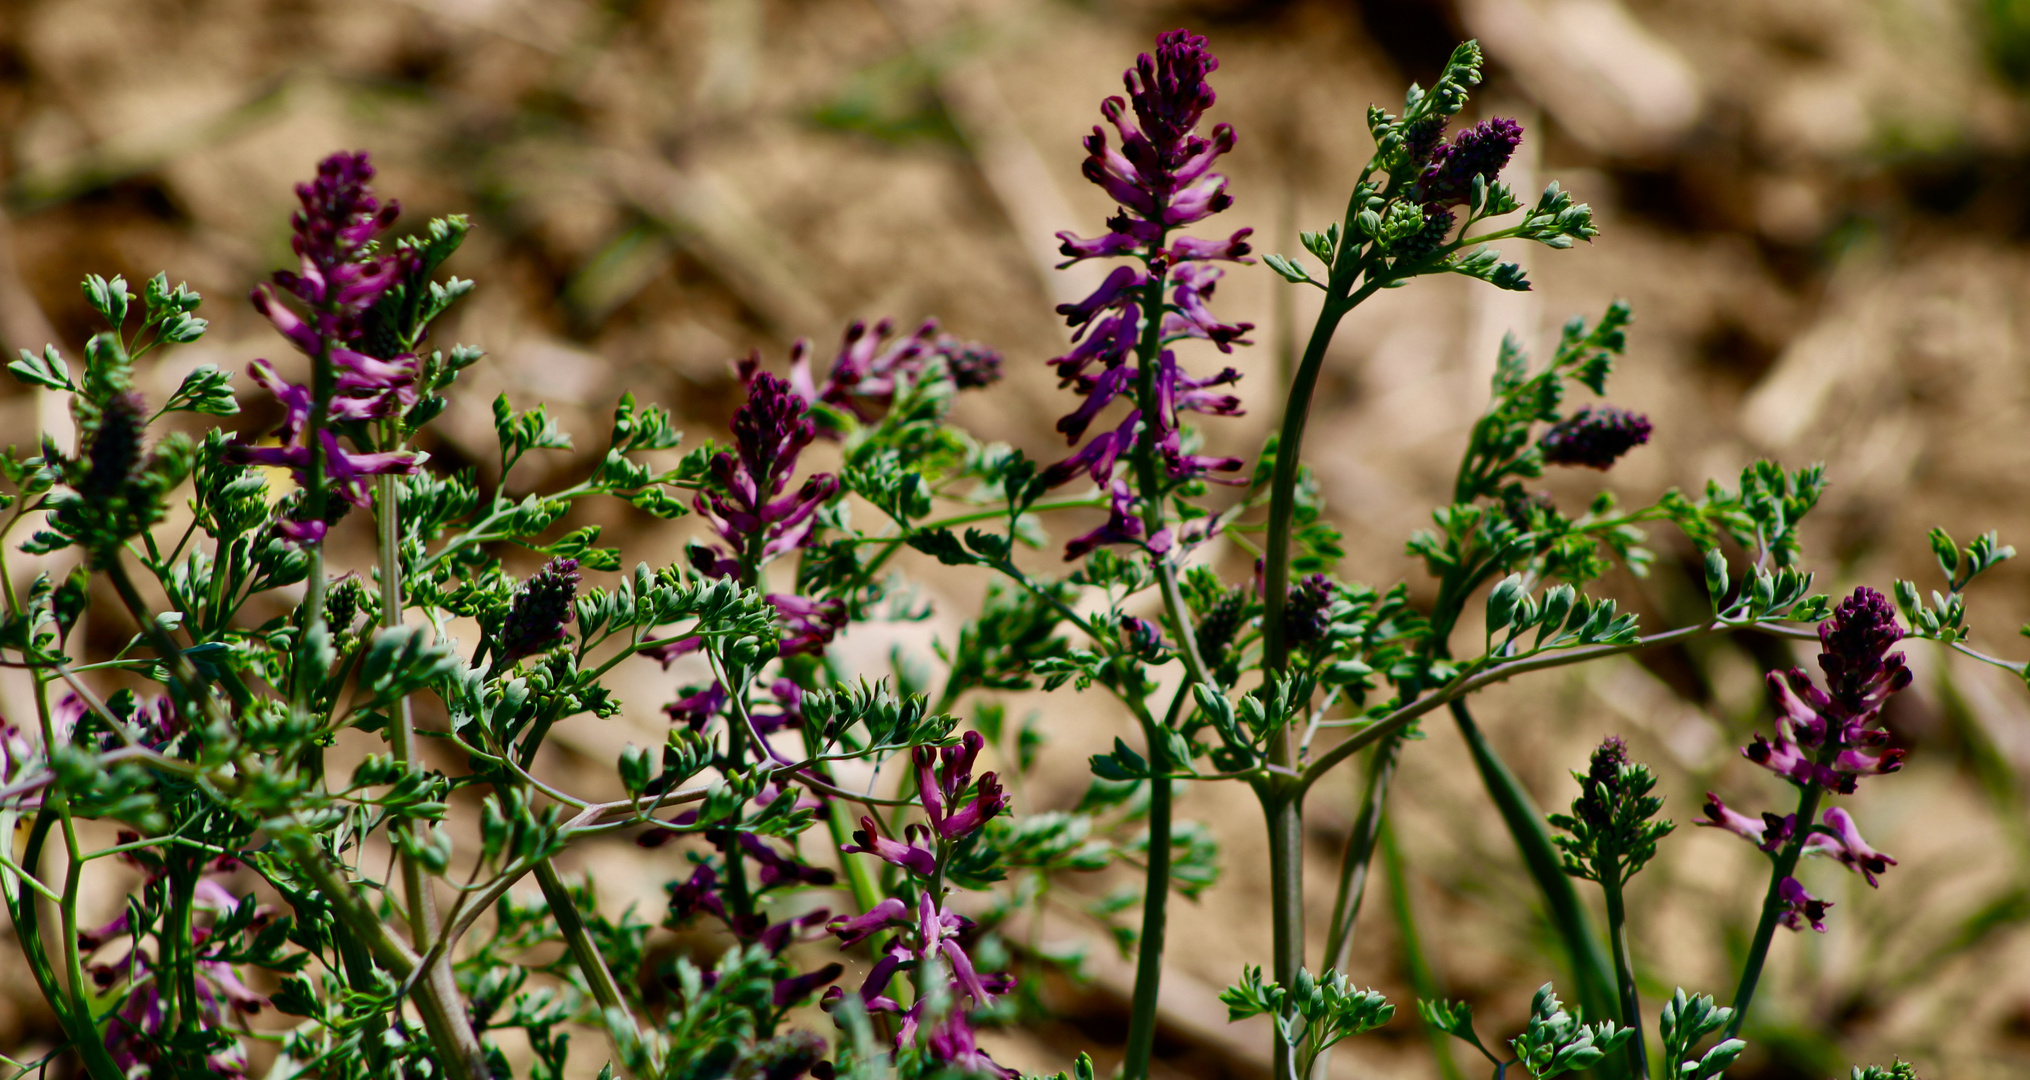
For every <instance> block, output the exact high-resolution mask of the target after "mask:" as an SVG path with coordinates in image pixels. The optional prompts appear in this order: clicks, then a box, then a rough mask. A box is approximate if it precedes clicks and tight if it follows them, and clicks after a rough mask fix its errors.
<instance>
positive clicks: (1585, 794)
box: [1572, 735, 1628, 828]
mask: <svg viewBox="0 0 2030 1080" xmlns="http://www.w3.org/2000/svg"><path fill="white" fill-rule="evenodd" d="M1627 766H1628V744H1627V743H1625V742H1622V741H1621V737H1620V736H1619V735H1609V736H1607V738H1605V739H1603V740H1601V742H1600V745H1599V746H1598V747H1597V748H1595V749H1594V751H1593V759H1592V761H1591V762H1590V763H1589V764H1588V766H1587V769H1586V776H1585V778H1584V779H1582V780H1581V781H1580V782H1579V797H1578V798H1577V799H1576V800H1574V801H1573V803H1572V812H1573V813H1574V814H1575V815H1577V816H1578V818H1579V819H1580V820H1581V821H1584V822H1586V823H1587V824H1588V825H1592V826H1594V827H1596V828H1605V827H1606V826H1607V825H1608V824H1610V823H1611V821H1612V819H1613V815H1614V797H1615V795H1616V794H1617V793H1618V792H1619V791H1620V790H1621V770H1622V769H1624V768H1626V767H1627Z"/></svg>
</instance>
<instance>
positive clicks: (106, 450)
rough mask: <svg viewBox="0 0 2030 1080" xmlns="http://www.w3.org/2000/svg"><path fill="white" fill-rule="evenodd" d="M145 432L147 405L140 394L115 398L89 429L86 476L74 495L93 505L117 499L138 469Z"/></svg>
mask: <svg viewBox="0 0 2030 1080" xmlns="http://www.w3.org/2000/svg"><path fill="white" fill-rule="evenodd" d="M147 428H148V405H147V402H146V401H144V400H143V399H142V397H141V395H140V394H136V393H127V394H115V395H113V397H111V398H110V399H108V400H107V402H106V404H105V407H104V408H103V409H101V410H100V411H99V415H98V417H97V419H96V421H95V422H94V423H93V425H92V431H91V443H90V445H88V446H86V447H85V454H84V458H85V474H84V477H83V479H81V480H80V481H79V482H78V485H77V492H78V494H79V495H82V496H83V497H85V498H86V499H88V500H90V501H92V502H105V501H107V500H110V499H114V498H117V497H118V496H119V495H120V494H121V493H122V492H123V491H125V490H126V488H127V486H128V484H130V483H131V482H132V481H133V480H134V473H135V471H136V470H137V469H139V468H140V467H141V459H142V453H141V449H142V447H141V439H142V436H143V435H144V434H146V432H147Z"/></svg>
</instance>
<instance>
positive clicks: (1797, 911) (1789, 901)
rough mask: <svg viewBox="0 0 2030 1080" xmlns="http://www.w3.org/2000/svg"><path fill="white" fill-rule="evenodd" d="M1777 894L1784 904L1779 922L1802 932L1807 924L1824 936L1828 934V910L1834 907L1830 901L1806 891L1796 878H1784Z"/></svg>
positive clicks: (1777, 889)
mask: <svg viewBox="0 0 2030 1080" xmlns="http://www.w3.org/2000/svg"><path fill="white" fill-rule="evenodd" d="M1776 894H1777V897H1778V899H1779V900H1781V901H1782V903H1783V914H1782V915H1780V916H1778V920H1779V921H1780V922H1782V923H1783V925H1784V926H1786V927H1788V928H1790V929H1792V930H1802V929H1804V926H1805V924H1806V923H1810V924H1811V928H1812V929H1814V930H1816V931H1818V932H1819V933H1821V934H1823V933H1825V932H1826V909H1827V908H1829V907H1832V906H1833V903H1832V901H1830V900H1821V899H1819V898H1818V897H1816V896H1813V895H1812V894H1810V893H1808V892H1806V891H1805V888H1804V886H1803V885H1800V884H1798V880H1797V879H1796V878H1794V877H1787V878H1784V879H1783V880H1782V881H1781V882H1779V883H1778V884H1777V886H1776Z"/></svg>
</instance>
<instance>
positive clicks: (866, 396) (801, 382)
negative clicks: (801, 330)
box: [789, 319, 1001, 434]
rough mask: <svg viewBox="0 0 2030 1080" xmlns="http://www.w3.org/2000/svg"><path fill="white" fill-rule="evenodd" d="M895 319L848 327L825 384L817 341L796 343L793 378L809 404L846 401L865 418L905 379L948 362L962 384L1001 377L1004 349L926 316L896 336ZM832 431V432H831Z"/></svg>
mask: <svg viewBox="0 0 2030 1080" xmlns="http://www.w3.org/2000/svg"><path fill="white" fill-rule="evenodd" d="M894 330H895V324H894V323H892V322H890V321H889V320H887V319H883V320H881V321H880V322H878V323H875V324H874V326H873V328H872V330H871V331H870V330H869V328H868V326H867V324H866V323H863V322H855V323H853V324H852V325H851V326H848V327H847V328H846V334H845V340H844V341H843V342H842V343H841V345H840V346H839V352H838V354H837V355H836V356H834V357H833V358H832V366H831V370H830V371H829V372H828V373H827V374H826V376H825V381H824V383H823V384H822V385H819V384H818V383H816V382H815V381H814V380H813V378H812V376H811V366H810V353H811V344H810V342H809V341H807V340H799V341H798V342H797V343H796V344H795V345H793V346H791V347H790V376H789V384H790V386H791V388H793V389H794V390H795V392H796V395H797V397H799V398H801V399H803V401H804V403H805V404H807V405H817V404H825V405H843V406H845V407H846V408H848V409H850V410H852V412H853V413H854V414H855V415H856V416H858V417H860V419H862V420H868V419H872V418H873V417H874V415H875V410H874V408H873V406H875V405H887V404H888V403H889V402H891V401H893V400H894V398H895V392H896V390H898V389H899V388H900V387H901V386H902V384H903V383H904V382H916V381H918V380H920V379H922V378H923V377H924V376H925V375H927V374H929V373H930V371H931V370H932V368H933V367H934V366H935V365H936V364H938V363H939V362H941V363H942V365H943V369H944V373H945V375H946V377H948V378H950V379H951V381H952V385H953V386H956V387H958V388H959V389H961V390H968V389H975V388H978V387H982V386H986V385H988V384H990V383H992V382H994V381H995V380H997V379H999V378H1000V377H1001V354H1000V353H998V352H995V351H994V350H993V349H990V348H988V347H986V346H985V345H981V344H978V343H976V342H969V341H960V340H959V339H957V338H955V337H952V336H951V335H950V334H946V333H943V332H941V331H940V330H939V328H938V322H937V320H936V319H925V320H924V321H923V324H922V325H920V326H918V327H917V328H916V332H915V333H913V334H911V335H909V336H908V337H904V338H893V337H892V335H893V333H894ZM827 434H831V433H830V432H827Z"/></svg>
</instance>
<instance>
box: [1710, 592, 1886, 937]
mask: <svg viewBox="0 0 2030 1080" xmlns="http://www.w3.org/2000/svg"><path fill="white" fill-rule="evenodd" d="M1902 638H1903V628H1902V627H1901V626H1900V625H1899V624H1898V623H1897V622H1896V609H1895V608H1894V607H1893V606H1891V604H1890V602H1889V600H1888V598H1887V597H1884V596H1883V595H1882V594H1881V593H1879V592H1876V591H1875V590H1873V589H1870V588H1867V587H1866V586H1863V587H1861V588H1857V589H1855V590H1854V593H1853V595H1852V596H1849V597H1847V598H1846V599H1845V600H1842V601H1841V602H1840V605H1839V607H1837V608H1835V609H1834V610H1833V614H1832V617H1831V618H1829V619H1827V620H1826V621H1825V622H1823V623H1820V624H1819V645H1820V652H1819V669H1820V670H1821V671H1823V672H1824V673H1825V682H1826V685H1825V688H1824V689H1820V688H1819V687H1818V686H1817V685H1815V684H1813V682H1812V680H1811V677H1810V676H1809V675H1807V674H1805V673H1804V672H1803V671H1801V670H1798V669H1796V668H1792V669H1791V670H1789V671H1783V672H1776V671H1772V672H1770V673H1769V675H1768V682H1769V688H1770V692H1771V696H1772V697H1774V698H1775V700H1776V706H1777V718H1776V733H1775V737H1774V738H1768V737H1764V736H1761V735H1757V736H1756V737H1755V741H1754V742H1752V743H1750V744H1749V745H1748V746H1746V747H1743V748H1742V751H1741V753H1742V756H1743V757H1746V758H1747V759H1748V760H1750V761H1752V762H1754V763H1755V764H1757V765H1760V766H1762V767H1763V768H1765V769H1768V770H1770V771H1771V772H1773V773H1776V774H1777V775H1778V776H1781V777H1783V778H1784V779H1785V780H1788V781H1790V782H1791V783H1792V784H1795V785H1797V786H1798V787H1801V788H1807V789H1810V788H1818V789H1820V790H1823V791H1826V792H1829V793H1832V794H1840V795H1850V794H1852V793H1853V792H1854V790H1855V787H1856V786H1857V784H1858V783H1859V780H1860V778H1861V777H1863V776H1871V775H1881V774H1884V773H1891V772H1895V771H1896V770H1897V769H1899V768H1901V767H1902V762H1903V751H1902V750H1900V749H1895V748H1892V747H1888V746H1887V745H1886V744H1887V742H1888V740H1889V733H1888V732H1887V731H1885V730H1883V729H1882V728H1881V727H1880V726H1879V720H1880V717H1881V713H1882V707H1883V706H1884V705H1885V704H1886V703H1887V702H1888V699H1889V695H1891V694H1893V693H1895V692H1897V691H1898V690H1901V689H1903V688H1904V687H1906V686H1909V685H1910V679H1911V676H1910V669H1909V668H1908V667H1906V666H1905V665H1904V662H1903V654H1902V653H1896V652H1890V651H1889V649H1890V647H1891V646H1893V645H1895V644H1896V642H1898V641H1900V640H1902ZM1706 814H1707V820H1698V821H1694V822H1693V824H1695V825H1706V826H1711V827H1715V828H1721V829H1725V830H1727V831H1728V832H1731V833H1734V834H1735V835H1737V836H1740V837H1742V838H1743V839H1745V840H1748V841H1749V842H1750V843H1753V844H1755V845H1756V846H1757V847H1759V848H1761V849H1762V850H1763V851H1765V852H1769V853H1771V854H1772V855H1775V854H1777V853H1778V852H1780V851H1782V850H1784V849H1786V847H1787V846H1788V845H1792V844H1797V845H1799V846H1798V847H1797V848H1796V849H1795V850H1798V851H1801V852H1802V853H1804V854H1814V855H1828V856H1831V857H1832V858H1835V859H1837V860H1839V861H1840V863H1841V864H1842V865H1844V866H1846V867H1847V868H1848V869H1850V870H1853V871H1854V872H1855V873H1858V874H1860V875H1861V876H1862V877H1864V878H1866V879H1867V881H1868V884H1869V885H1870V886H1871V887H1872V886H1876V885H1877V884H1878V875H1880V874H1882V873H1883V872H1884V871H1886V870H1887V869H1888V868H1889V867H1891V866H1894V865H1896V860H1895V859H1893V858H1890V857H1889V856H1887V855H1884V854H1882V853H1881V852H1879V851H1876V850H1875V849H1874V848H1872V847H1869V846H1868V842H1867V841H1866V840H1863V839H1862V838H1861V833H1860V829H1859V827H1858V826H1857V825H1856V824H1855V822H1854V819H1853V817H1852V816H1851V815H1850V814H1848V813H1847V812H1846V811H1845V810H1843V809H1841V808H1839V807H1828V808H1827V809H1826V811H1825V813H1824V815H1823V818H1822V822H1821V823H1815V822H1811V821H1800V820H1798V819H1797V816H1796V815H1791V816H1788V817H1778V816H1777V815H1775V814H1764V815H1762V821H1761V822H1760V823H1757V822H1756V821H1755V820H1754V819H1752V818H1749V817H1747V816H1746V815H1744V814H1741V813H1738V812H1736V811H1733V810H1730V809H1728V808H1727V807H1726V805H1725V804H1723V803H1722V802H1721V801H1720V799H1719V798H1718V796H1715V795H1713V794H1711V793H1708V794H1707V796H1706ZM1800 837H1802V839H1800ZM1779 885H1780V888H1781V890H1782V893H1781V895H1782V898H1783V902H1784V903H1785V904H1786V905H1787V907H1786V909H1785V910H1784V912H1783V914H1782V915H1781V919H1782V921H1783V925H1785V926H1788V927H1790V928H1791V929H1793V930H1794V929H1797V928H1799V927H1800V926H1801V925H1803V923H1805V922H1809V923H1810V924H1811V925H1812V927H1813V928H1814V929H1817V930H1824V929H1825V926H1824V923H1823V918H1824V911H1825V908H1827V907H1830V906H1831V905H1830V904H1826V903H1824V902H1822V901H1818V900H1815V899H1813V898H1811V897H1810V895H1809V894H1807V893H1805V892H1804V887H1803V886H1801V885H1798V884H1796V882H1794V881H1791V880H1790V879H1788V878H1786V879H1784V880H1783V881H1782V882H1780V883H1779ZM1793 894H1794V895H1793ZM1800 920H1802V921H1800Z"/></svg>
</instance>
